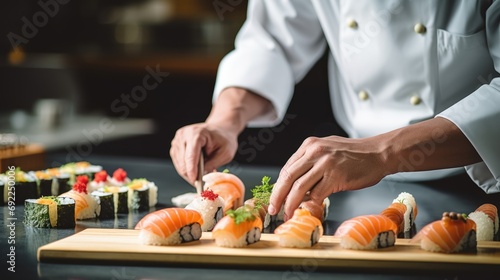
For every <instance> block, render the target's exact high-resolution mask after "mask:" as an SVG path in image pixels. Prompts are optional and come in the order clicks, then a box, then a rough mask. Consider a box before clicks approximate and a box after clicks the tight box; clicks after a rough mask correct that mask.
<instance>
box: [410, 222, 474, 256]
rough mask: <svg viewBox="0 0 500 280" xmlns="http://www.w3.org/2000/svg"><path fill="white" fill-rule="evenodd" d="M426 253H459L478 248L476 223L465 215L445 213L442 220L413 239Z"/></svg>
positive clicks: (425, 227)
mask: <svg viewBox="0 0 500 280" xmlns="http://www.w3.org/2000/svg"><path fill="white" fill-rule="evenodd" d="M411 242H420V247H421V248H422V249H424V250H426V251H431V252H442V253H458V252H463V251H471V250H472V251H473V250H475V249H476V247H477V242H476V223H475V222H474V221H473V220H471V219H469V218H467V216H466V215H464V214H457V213H454V212H444V213H443V217H442V218H441V220H438V221H434V222H432V223H430V224H427V225H426V226H424V227H423V228H422V229H421V230H420V231H419V232H418V233H417V235H415V237H413V238H412V239H411Z"/></svg>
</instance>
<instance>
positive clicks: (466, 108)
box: [438, 78, 500, 192]
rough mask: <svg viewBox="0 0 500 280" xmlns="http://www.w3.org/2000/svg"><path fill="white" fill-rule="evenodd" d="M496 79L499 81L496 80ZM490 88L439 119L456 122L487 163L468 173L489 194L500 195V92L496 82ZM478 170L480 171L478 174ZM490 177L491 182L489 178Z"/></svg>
mask: <svg viewBox="0 0 500 280" xmlns="http://www.w3.org/2000/svg"><path fill="white" fill-rule="evenodd" d="M495 80H496V81H495ZM495 80H494V82H492V83H491V84H490V85H483V86H482V87H480V88H479V89H478V90H476V91H475V92H473V93H472V94H470V95H469V96H467V97H466V98H464V99H462V100H461V101H460V102H458V103H456V104H455V105H453V106H452V107H450V108H448V109H447V110H445V111H443V112H442V113H440V114H439V115H438V116H439V117H443V118H446V119H448V120H450V121H451V122H453V123H454V124H455V125H456V126H457V127H458V128H460V130H461V131H462V132H463V133H464V135H465V136H466V137H467V139H468V140H469V141H470V142H471V144H472V145H473V146H474V148H475V149H476V151H477V152H478V154H479V155H480V156H481V158H482V160H483V162H482V164H483V165H481V167H480V168H479V167H478V166H479V165H471V166H469V167H466V170H467V172H468V174H469V175H471V176H479V177H477V178H476V177H472V179H473V180H474V181H475V182H476V183H478V185H479V186H481V185H482V186H481V188H483V189H484V190H485V191H487V192H500V189H499V182H500V159H499V158H498V155H500V145H498V140H499V139H500V127H499V123H498V120H499V119H500V90H499V89H498V88H496V84H497V83H499V82H500V80H498V78H497V79H495ZM474 170H476V171H474ZM488 174H489V178H490V179H486V178H485V176H486V175H488Z"/></svg>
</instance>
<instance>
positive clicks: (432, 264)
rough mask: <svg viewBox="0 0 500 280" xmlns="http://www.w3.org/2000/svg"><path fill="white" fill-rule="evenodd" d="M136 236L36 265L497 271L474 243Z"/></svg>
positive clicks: (112, 238) (77, 248)
mask: <svg viewBox="0 0 500 280" xmlns="http://www.w3.org/2000/svg"><path fill="white" fill-rule="evenodd" d="M138 235H139V231H138V230H129V229H86V230H83V231H81V232H79V233H76V234H74V235H72V236H69V237H67V238H64V239H61V240H58V241H55V242H53V243H50V244H47V245H44V246H42V247H40V248H39V249H38V261H40V262H60V263H64V262H72V263H75V262H76V263H101V264H102V263H107V264H111V263H115V264H116V263H119V264H124V263H133V264H136V265H137V264H140V263H143V264H144V263H146V264H147V263H149V264H163V265H165V264H181V265H193V264H196V265H216V266H226V267H233V266H250V267H255V268H265V267H273V268H278V267H281V268H282V267H285V268H286V267H288V268H290V269H291V268H292V267H297V266H299V267H304V269H306V268H308V267H309V268H311V267H312V268H314V269H318V268H319V269H335V268H366V269H398V270H408V269H411V270H419V271H421V270H437V271H444V270H450V271H458V270H464V271H468V272H470V271H471V270H477V271H479V270H484V269H488V270H492V269H493V270H499V271H500V242H494V241H493V242H486V241H480V242H478V251H477V252H476V253H466V254H441V253H431V252H426V251H423V250H421V249H420V247H419V246H418V245H415V244H410V243H409V240H408V239H398V240H397V241H396V245H395V246H394V247H390V248H385V249H379V250H373V251H356V250H345V249H342V248H341V247H340V245H339V239H338V238H336V237H333V236H323V237H322V238H321V239H320V242H319V243H318V244H317V245H316V246H314V247H312V248H307V249H291V248H281V247H278V245H277V244H278V243H277V236H276V235H273V234H262V238H261V240H260V241H259V242H257V243H255V244H252V245H250V246H248V247H245V248H222V247H218V246H217V245H215V242H214V241H213V239H212V238H211V237H212V236H211V233H203V236H202V238H201V239H200V240H199V241H195V242H191V243H185V244H182V245H177V246H147V245H141V244H139V243H138Z"/></svg>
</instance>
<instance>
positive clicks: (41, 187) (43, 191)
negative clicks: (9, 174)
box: [30, 170, 54, 196]
mask: <svg viewBox="0 0 500 280" xmlns="http://www.w3.org/2000/svg"><path fill="white" fill-rule="evenodd" d="M30 174H31V175H32V176H34V177H35V179H36V181H37V184H38V193H39V194H40V196H51V195H53V194H52V183H53V181H54V177H53V176H52V175H50V173H47V172H46V171H41V170H40V171H31V172H30Z"/></svg>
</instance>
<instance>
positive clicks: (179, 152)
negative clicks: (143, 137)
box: [170, 87, 273, 185]
mask: <svg viewBox="0 0 500 280" xmlns="http://www.w3.org/2000/svg"><path fill="white" fill-rule="evenodd" d="M272 110H273V109H272V106H271V102H269V101H268V100H267V99H265V98H263V97H261V96H260V95H257V94H255V93H253V92H251V91H248V90H246V89H243V88H236V87H230V88H226V89H224V90H223V91H222V92H221V93H220V95H219V97H218V99H217V101H216V102H215V103H214V106H213V107H212V110H211V112H210V115H209V116H208V118H207V120H206V121H205V122H204V123H198V124H192V125H188V126H185V127H182V128H180V129H179V130H178V131H177V132H176V134H175V137H174V139H173V140H172V143H171V148H170V156H171V158H172V161H173V163H174V166H175V169H176V170H177V172H178V173H179V175H181V176H182V177H183V178H184V179H185V180H186V181H188V182H189V183H190V184H192V185H194V181H195V180H196V179H197V174H198V161H199V158H200V153H201V150H203V152H204V153H205V155H204V159H205V166H204V169H205V170H208V171H211V170H214V169H216V168H218V167H220V166H222V165H224V164H226V163H229V162H230V161H231V160H232V159H233V157H234V155H235V154H236V150H237V149H238V135H239V134H240V133H241V131H243V129H244V128H245V127H246V125H247V123H248V121H250V120H251V119H253V118H255V117H257V116H259V115H262V114H268V113H269V112H271V111H272Z"/></svg>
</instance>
